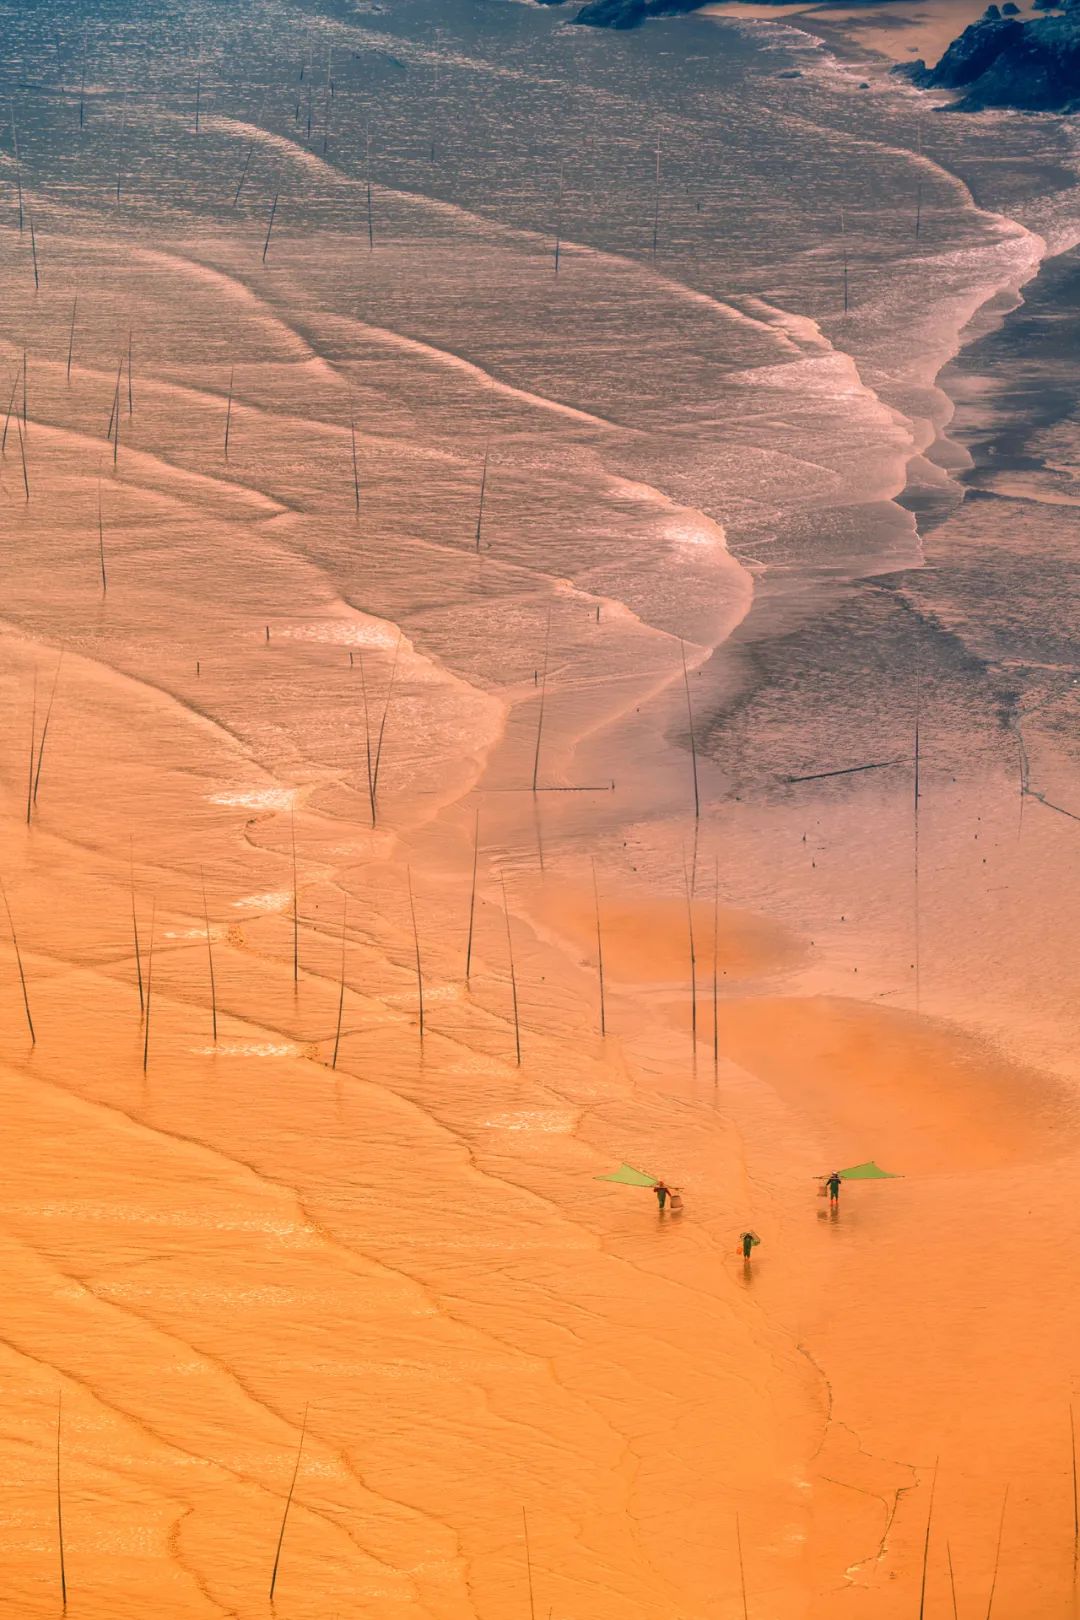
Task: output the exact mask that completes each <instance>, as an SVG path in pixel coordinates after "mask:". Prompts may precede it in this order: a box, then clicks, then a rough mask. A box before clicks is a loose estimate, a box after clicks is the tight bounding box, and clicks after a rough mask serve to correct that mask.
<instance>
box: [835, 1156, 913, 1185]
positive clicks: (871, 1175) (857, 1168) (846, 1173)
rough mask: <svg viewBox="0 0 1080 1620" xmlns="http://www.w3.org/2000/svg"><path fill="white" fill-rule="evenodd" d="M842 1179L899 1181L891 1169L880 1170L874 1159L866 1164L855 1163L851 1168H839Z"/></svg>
mask: <svg viewBox="0 0 1080 1620" xmlns="http://www.w3.org/2000/svg"><path fill="white" fill-rule="evenodd" d="M837 1175H838V1176H839V1177H840V1180H841V1181H898V1180H899V1179H900V1177H899V1176H896V1175H894V1174H893V1172H892V1171H891V1170H879V1169H878V1167H877V1165H876V1164H875V1163H874V1161H873V1159H868V1160H867V1162H866V1163H865V1164H853V1165H852V1166H851V1168H850V1169H849V1170H838V1171H837Z"/></svg>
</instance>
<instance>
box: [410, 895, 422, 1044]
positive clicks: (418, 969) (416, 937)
mask: <svg viewBox="0 0 1080 1620" xmlns="http://www.w3.org/2000/svg"><path fill="white" fill-rule="evenodd" d="M405 873H406V877H407V879H408V884H409V915H410V916H411V918H412V933H413V951H414V954H415V956H416V995H417V1001H418V1004H419V1009H420V1045H421V1046H423V1044H424V973H423V969H422V967H421V965H420V933H419V930H418V928H417V926H416V902H415V900H414V899H413V886H412V867H411V866H407V867H406V868H405Z"/></svg>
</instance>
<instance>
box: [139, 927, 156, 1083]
mask: <svg viewBox="0 0 1080 1620" xmlns="http://www.w3.org/2000/svg"><path fill="white" fill-rule="evenodd" d="M156 920H157V896H156V895H155V896H154V899H153V900H152V901H151V903H150V947H149V950H148V951H147V954H146V1018H145V1020H144V1022H143V1050H142V1067H143V1074H145V1073H146V1068H147V1064H148V1063H149V1062H150V995H151V991H152V990H153V987H154V923H155V921H156ZM140 971H141V970H140Z"/></svg>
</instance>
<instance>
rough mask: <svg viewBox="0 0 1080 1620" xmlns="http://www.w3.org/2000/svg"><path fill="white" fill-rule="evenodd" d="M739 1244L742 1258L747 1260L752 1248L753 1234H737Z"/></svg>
mask: <svg viewBox="0 0 1080 1620" xmlns="http://www.w3.org/2000/svg"><path fill="white" fill-rule="evenodd" d="M739 1242H740V1243H741V1244H742V1257H743V1259H744V1260H749V1258H750V1251H751V1250H752V1249H753V1247H754V1234H753V1232H740V1233H739Z"/></svg>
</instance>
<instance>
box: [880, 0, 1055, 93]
mask: <svg viewBox="0 0 1080 1620" xmlns="http://www.w3.org/2000/svg"><path fill="white" fill-rule="evenodd" d="M1062 12H1063V14H1062V15H1060V16H1054V17H1036V18H1034V19H1033V20H1032V21H1031V22H1018V21H1017V20H1016V18H1015V17H1014V16H1011V15H1010V16H1005V15H1003V13H1002V12H1000V11H999V10H998V8H997V7H996V6H990V7H989V9H988V10H987V11H986V12H985V13H984V14H983V16H982V17H980V19H979V21H978V22H976V23H972V25H971V27H970V28H965V29H964V32H963V33H962V34H961V35H960V37H959V39H954V40H953V42H952V44H951V45H950V46H949V48H948V50H947V51H946V52H945V54H944V56H943V57H942V58H941V61H940V62H939V63H938V64H937V66H936V67H934V68H927V67H926V65H925V63H923V62H916V63H913V64H912V65H911V67H910V68H909V69H908V72H907V76H908V77H909V78H910V79H911V80H912V81H913V82H914V83H915V84H918V85H921V86H923V88H926V89H940V90H965V91H966V92H967V94H966V95H965V96H964V98H963V100H962V101H959V102H957V103H956V106H957V108H958V109H959V110H960V111H963V112H974V111H977V110H979V109H980V108H982V107H1017V108H1020V109H1021V110H1022V111H1025V112H1071V111H1073V110H1075V109H1077V108H1078V107H1080V0H1063V7H1062Z"/></svg>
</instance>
